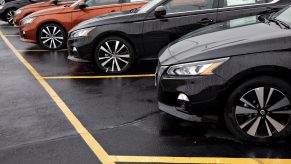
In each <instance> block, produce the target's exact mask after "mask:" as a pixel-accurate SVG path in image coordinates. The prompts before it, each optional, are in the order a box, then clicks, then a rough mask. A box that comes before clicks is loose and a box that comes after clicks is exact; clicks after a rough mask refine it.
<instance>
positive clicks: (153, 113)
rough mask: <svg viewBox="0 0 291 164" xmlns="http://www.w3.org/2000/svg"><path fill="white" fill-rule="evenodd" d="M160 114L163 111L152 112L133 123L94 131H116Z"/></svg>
mask: <svg viewBox="0 0 291 164" xmlns="http://www.w3.org/2000/svg"><path fill="white" fill-rule="evenodd" d="M159 113H161V111H155V112H151V113H149V114H146V115H144V116H142V117H139V118H137V119H135V120H133V121H129V122H126V123H123V124H119V125H114V126H109V127H106V128H101V129H96V130H94V131H105V130H111V129H116V128H121V127H125V126H130V125H134V124H136V123H140V122H142V121H143V120H145V119H147V118H148V117H150V116H153V115H155V114H159Z"/></svg>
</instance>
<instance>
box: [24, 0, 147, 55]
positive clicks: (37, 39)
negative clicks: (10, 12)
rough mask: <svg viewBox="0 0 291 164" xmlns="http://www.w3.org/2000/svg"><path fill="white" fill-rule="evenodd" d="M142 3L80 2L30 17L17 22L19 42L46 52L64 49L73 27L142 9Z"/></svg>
mask: <svg viewBox="0 0 291 164" xmlns="http://www.w3.org/2000/svg"><path fill="white" fill-rule="evenodd" d="M147 2H148V1H145V0H79V1H77V2H75V3H74V4H72V5H70V6H62V7H55V8H50V9H45V10H41V11H38V12H35V13H32V14H30V15H28V16H27V17H25V18H24V19H23V20H22V21H21V22H20V26H19V29H20V35H21V40H22V41H25V42H32V43H37V44H40V45H41V46H43V47H44V48H46V49H49V50H56V49H61V48H63V47H64V46H65V45H66V41H67V32H68V31H69V30H70V29H72V28H73V27H74V26H75V25H77V24H79V23H80V22H83V21H85V20H88V19H90V18H93V17H96V16H98V15H103V14H106V13H112V12H116V11H120V10H129V9H133V8H137V7H141V6H143V5H144V4H146V3H147Z"/></svg>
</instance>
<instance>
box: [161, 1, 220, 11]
mask: <svg viewBox="0 0 291 164" xmlns="http://www.w3.org/2000/svg"><path fill="white" fill-rule="evenodd" d="M213 4H214V0H170V1H169V2H168V3H166V4H165V7H166V9H167V13H177V12H187V11H196V10H204V9H212V8H213V6H214V5H213Z"/></svg>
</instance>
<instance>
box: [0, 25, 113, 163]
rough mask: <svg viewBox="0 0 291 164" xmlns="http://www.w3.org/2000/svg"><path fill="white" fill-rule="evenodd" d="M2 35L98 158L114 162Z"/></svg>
mask: <svg viewBox="0 0 291 164" xmlns="http://www.w3.org/2000/svg"><path fill="white" fill-rule="evenodd" d="M0 36H1V38H2V39H3V41H4V42H5V43H6V44H7V46H8V47H9V48H10V49H11V50H12V51H13V53H14V54H15V55H16V57H17V58H18V59H19V60H20V61H21V62H22V64H23V65H24V66H25V67H26V68H27V69H28V70H29V71H30V72H31V74H32V75H33V76H34V77H35V78H36V80H37V81H38V82H39V83H40V85H41V86H42V87H43V88H44V89H45V90H46V92H47V93H48V94H49V95H50V97H51V98H52V99H53V101H54V102H55V103H56V105H57V106H58V107H59V108H60V109H61V111H62V112H63V113H64V115H65V116H66V117H67V119H68V120H69V121H70V123H71V124H72V125H73V127H74V128H75V129H76V131H77V132H78V133H79V134H80V136H81V137H82V138H83V140H84V141H85V142H86V143H87V145H88V146H89V147H90V149H91V150H92V151H93V152H94V154H95V155H96V156H97V158H98V159H99V160H100V161H101V162H102V163H106V164H107V163H108V164H114V161H112V160H111V159H110V157H109V155H108V154H107V153H106V151H105V150H104V149H103V148H102V146H101V145H100V144H99V143H98V142H97V141H96V140H95V138H94V137H93V136H92V135H91V134H90V132H89V131H88V130H87V129H86V128H85V127H84V126H83V124H82V123H81V122H80V121H79V120H78V118H77V117H76V116H75V115H74V113H73V112H72V111H71V110H70V109H69V107H68V106H67V105H66V104H65V102H64V101H63V100H62V99H61V98H60V97H59V95H58V94H57V93H56V92H55V91H54V89H53V88H52V87H51V86H50V85H49V84H48V83H47V82H46V81H45V79H44V78H43V77H42V76H40V74H39V73H38V72H37V71H36V70H35V69H34V68H33V67H32V66H31V65H30V64H29V63H28V62H27V61H26V60H25V59H24V58H23V57H22V56H21V54H20V53H19V52H18V51H17V50H16V49H15V47H14V46H13V45H12V44H11V43H10V41H9V40H8V39H7V38H6V37H5V36H4V35H3V33H2V32H1V31H0Z"/></svg>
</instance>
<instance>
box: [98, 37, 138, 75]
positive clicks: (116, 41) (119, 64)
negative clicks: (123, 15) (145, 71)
mask: <svg viewBox="0 0 291 164" xmlns="http://www.w3.org/2000/svg"><path fill="white" fill-rule="evenodd" d="M134 57H135V54H134V49H133V47H132V46H131V44H130V43H129V42H128V41H126V40H125V39H123V38H120V37H107V38H105V39H103V40H102V41H101V42H99V44H98V45H97V47H96V49H95V54H94V61H95V63H96V65H97V66H98V67H99V68H100V69H101V70H102V71H103V72H105V73H108V74H121V73H124V72H126V71H128V70H129V69H130V68H131V67H132V65H133V63H134Z"/></svg>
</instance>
